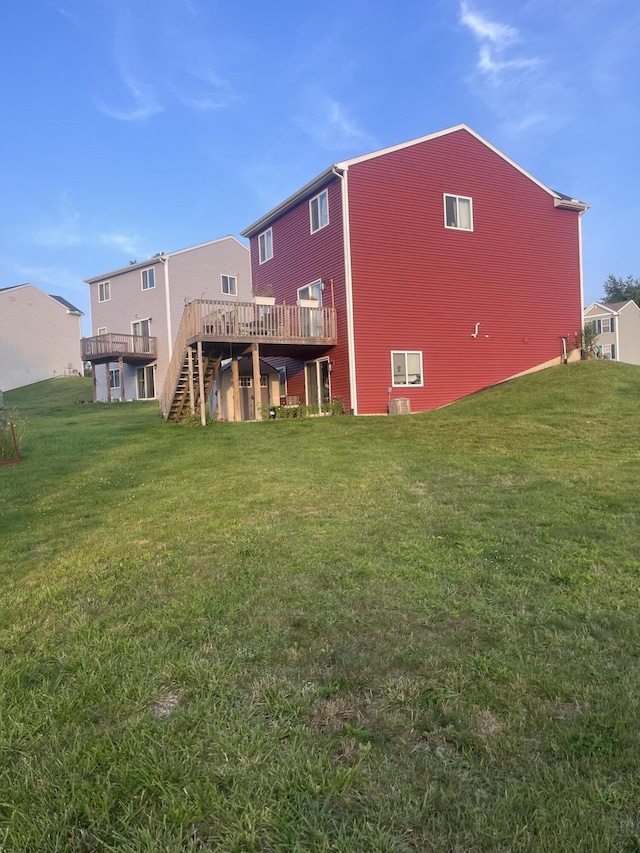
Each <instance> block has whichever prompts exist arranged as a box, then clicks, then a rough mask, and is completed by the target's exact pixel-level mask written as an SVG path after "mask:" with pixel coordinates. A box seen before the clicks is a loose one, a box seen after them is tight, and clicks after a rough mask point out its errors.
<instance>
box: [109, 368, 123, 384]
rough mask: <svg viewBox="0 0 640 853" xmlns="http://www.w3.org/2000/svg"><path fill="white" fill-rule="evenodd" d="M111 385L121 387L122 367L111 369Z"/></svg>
mask: <svg viewBox="0 0 640 853" xmlns="http://www.w3.org/2000/svg"><path fill="white" fill-rule="evenodd" d="M109 387H110V388H120V368H119V367H116V368H114V369H113V370H110V371H109Z"/></svg>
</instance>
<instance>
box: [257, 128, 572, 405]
mask: <svg viewBox="0 0 640 853" xmlns="http://www.w3.org/2000/svg"><path fill="white" fill-rule="evenodd" d="M587 207H588V206H587V205H586V204H583V203H582V202H579V201H577V200H576V199H572V198H569V197H567V196H565V195H562V194H561V193H558V192H555V191H553V190H551V189H549V187H547V186H545V185H544V184H542V183H540V181H538V180H536V178H534V177H532V176H531V175H530V174H528V173H527V172H526V171H525V170H524V169H522V168H521V167H520V166H518V165H517V164H516V163H514V162H513V161H512V160H510V159H509V158H508V157H506V156H505V155H504V154H502V153H501V152H500V151H498V150H497V149H496V148H494V146H493V145H491V144H490V143H489V142H487V141H486V140H484V139H483V138H482V137H480V136H479V135H478V134H477V133H475V132H474V131H473V130H471V129H470V128H469V127H467V126H466V125H457V126H456V127H453V128H449V129H447V130H443V131H440V132H438V133H433V134H430V135H429V136H424V137H421V138H420V139H415V140H412V141H410V142H406V143H403V144H400V145H395V146H393V147H391V148H385V149H383V150H381V151H376V152H374V153H372V154H366V155H364V156H362V157H355V158H353V159H351V160H345V161H343V162H341V163H336V164H334V165H333V166H331V167H329V168H328V169H326V170H325V171H324V172H322V174H320V175H318V177H316V178H314V180H312V181H311V182H310V183H308V184H307V185H306V186H304V187H302V188H301V189H300V190H298V192H296V193H294V194H293V195H292V196H290V197H289V198H288V199H286V200H285V201H283V202H282V203H281V204H279V205H278V206H277V207H275V208H274V209H273V210H271V211H270V212H269V213H267V214H265V215H264V216H262V217H261V218H260V219H258V220H257V221H256V222H254V224H253V225H251V226H249V227H248V228H247V229H246V230H245V231H243V232H242V233H243V236H245V237H249V239H250V248H251V268H252V282H253V288H254V292H255V293H258V294H260V293H265V292H270V293H273V294H274V295H275V297H276V301H277V302H278V303H285V304H286V305H290V306H294V305H296V304H297V305H301V306H302V307H305V306H312V307H313V306H316V305H318V306H325V307H328V308H335V317H336V319H337V343H335V344H332V345H330V346H327V347H326V348H325V349H324V351H322V352H318V351H315V352H314V353H313V357H310V358H309V359H307V360H305V356H304V355H302V356H300V354H299V353H296V355H297V358H287V359H286V360H283V361H279V362H278V364H280V365H283V364H286V369H287V391H288V393H289V394H293V395H298V396H299V397H300V398H301V400H302V401H306V402H307V403H317V402H323V401H328V400H329V399H330V398H333V397H340V398H342V399H343V400H344V403H345V407H346V410H347V411H352V412H353V413H354V414H382V413H385V412H387V411H388V407H389V400H390V398H397V397H404V398H408V400H409V405H410V409H411V411H413V412H417V411H425V410H428V409H433V408H436V407H438V406H442V405H445V404H446V403H450V402H452V401H453V400H457V399H459V398H460V397H464V396H465V395H467V394H471V393H473V392H474V391H478V390H479V389H481V388H485V387H487V386H490V385H493V384H495V383H498V382H502V381H504V380H505V379H508V378H510V377H513V376H517V375H519V374H521V373H525V372H527V371H531V370H536V369H538V368H542V367H546V366H550V365H552V364H559V363H560V362H561V361H562V360H563V357H564V354H565V349H564V347H565V345H566V340H567V338H568V337H572V336H573V335H574V333H575V332H576V331H577V330H579V329H580V328H581V326H582V311H583V305H582V269H581V237H580V225H581V223H580V219H581V215H582V214H583V213H584V212H585V210H586V209H587ZM305 300H312V301H310V302H306V301H305ZM314 300H315V301H314ZM314 315H315V312H314V311H313V310H311V311H310V312H309V317H310V320H309V322H310V323H313V316H314ZM311 331H312V330H311ZM312 333H313V332H312Z"/></svg>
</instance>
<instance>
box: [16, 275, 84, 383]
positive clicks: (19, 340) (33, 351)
mask: <svg viewBox="0 0 640 853" xmlns="http://www.w3.org/2000/svg"><path fill="white" fill-rule="evenodd" d="M81 317H82V311H80V310H79V309H78V308H76V307H75V305H72V304H71V303H70V302H67V300H66V299H63V298H62V296H51V295H49V294H48V293H45V292H44V291H42V290H40V288H38V287H36V286H35V285H33V284H18V285H15V286H13V287H3V288H0V389H1V390H3V391H10V390H11V389H12V388H21V387H22V386H23V385H31V384H32V383H34V382H41V381H42V380H43V379H53V378H54V377H57V376H82V359H81V357H80V338H81V336H82V330H81Z"/></svg>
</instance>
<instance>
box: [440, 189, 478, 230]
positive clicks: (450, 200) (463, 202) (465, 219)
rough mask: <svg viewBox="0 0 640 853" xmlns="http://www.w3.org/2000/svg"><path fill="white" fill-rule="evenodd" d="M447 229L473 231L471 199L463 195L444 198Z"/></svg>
mask: <svg viewBox="0 0 640 853" xmlns="http://www.w3.org/2000/svg"><path fill="white" fill-rule="evenodd" d="M444 224H445V228H457V229H458V230H460V231H473V209H472V202H471V199H470V198H465V196H461V195H445V197H444Z"/></svg>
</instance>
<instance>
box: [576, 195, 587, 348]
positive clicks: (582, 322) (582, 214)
mask: <svg viewBox="0 0 640 853" xmlns="http://www.w3.org/2000/svg"><path fill="white" fill-rule="evenodd" d="M585 213H586V209H585V210H581V211H580V212H579V213H578V263H579V264H580V332H582V330H583V329H584V278H583V274H582V217H583V216H584V214H585Z"/></svg>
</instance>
